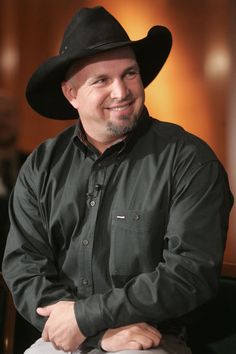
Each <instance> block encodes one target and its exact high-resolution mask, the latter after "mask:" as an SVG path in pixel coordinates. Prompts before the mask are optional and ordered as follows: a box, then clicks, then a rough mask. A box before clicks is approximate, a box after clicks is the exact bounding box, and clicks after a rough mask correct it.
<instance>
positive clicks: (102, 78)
mask: <svg viewBox="0 0 236 354" xmlns="http://www.w3.org/2000/svg"><path fill="white" fill-rule="evenodd" d="M106 81H107V79H106V78H105V77H101V78H99V79H97V80H95V81H93V85H97V86H99V85H104V84H105V83H106Z"/></svg>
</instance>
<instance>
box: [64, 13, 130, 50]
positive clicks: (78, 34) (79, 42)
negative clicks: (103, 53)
mask: <svg viewBox="0 0 236 354" xmlns="http://www.w3.org/2000/svg"><path fill="white" fill-rule="evenodd" d="M125 41H127V42H129V41H130V39H129V36H128V34H127V33H126V31H125V30H124V28H123V27H122V26H121V24H120V23H119V22H118V21H117V20H116V19H115V18H114V17H113V16H112V15H111V14H110V13H109V12H107V11H106V10H105V9H104V8H103V7H100V6H96V7H94V8H83V9H81V10H80V11H78V12H77V13H76V15H75V16H74V17H73V18H72V20H71V22H70V24H69V25H68V27H67V29H66V31H65V33H64V37H63V40H62V44H61V48H60V54H61V55H63V54H65V53H66V54H72V53H74V52H75V51H77V52H78V51H80V52H83V51H84V52H87V51H88V50H93V49H95V48H98V47H99V46H102V45H107V44H109V43H118V42H125Z"/></svg>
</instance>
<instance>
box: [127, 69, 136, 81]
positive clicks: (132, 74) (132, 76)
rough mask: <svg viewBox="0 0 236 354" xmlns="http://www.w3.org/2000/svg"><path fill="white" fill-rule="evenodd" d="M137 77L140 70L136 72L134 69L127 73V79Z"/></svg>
mask: <svg viewBox="0 0 236 354" xmlns="http://www.w3.org/2000/svg"><path fill="white" fill-rule="evenodd" d="M137 75H138V70H134V69H132V70H129V71H127V73H126V74H125V76H126V78H127V79H133V78H135V77H136V76H137Z"/></svg>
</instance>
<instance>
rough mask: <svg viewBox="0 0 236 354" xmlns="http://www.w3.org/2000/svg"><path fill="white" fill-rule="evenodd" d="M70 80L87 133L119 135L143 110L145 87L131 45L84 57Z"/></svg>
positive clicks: (133, 124) (72, 101) (125, 132)
mask: <svg viewBox="0 0 236 354" xmlns="http://www.w3.org/2000/svg"><path fill="white" fill-rule="evenodd" d="M70 82H71V83H72V84H73V87H74V88H75V92H74V98H73V100H71V103H72V105H73V106H74V108H76V109H77V110H78V112H79V115H80V119H81V122H82V124H83V127H84V129H85V132H86V133H87V134H90V135H91V134H92V133H97V134H99V137H100V136H104V137H105V138H106V137H115V138H118V137H122V136H124V135H125V134H127V132H129V131H131V130H132V129H133V127H134V126H135V124H136V122H137V120H138V118H139V116H140V114H141V112H142V109H143V104H144V89H143V84H142V80H141V77H140V74H139V67H138V64H137V61H136V58H135V55H134V53H133V50H132V49H131V48H129V47H122V48H119V49H114V50H110V51H107V52H104V53H101V54H97V55H94V56H92V57H90V58H86V60H84V61H83V60H81V61H80V62H79V63H78V64H77V66H76V73H75V74H74V75H73V76H72V78H71V79H70ZM91 136H92V135H91Z"/></svg>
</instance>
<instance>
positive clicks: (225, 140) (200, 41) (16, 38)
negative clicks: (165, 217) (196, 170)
mask: <svg viewBox="0 0 236 354" xmlns="http://www.w3.org/2000/svg"><path fill="white" fill-rule="evenodd" d="M96 5H103V6H105V7H106V8H107V10H108V11H110V12H111V13H113V15H114V16H115V17H116V18H117V19H118V20H119V21H120V22H121V24H122V25H123V26H124V27H125V29H126V30H127V32H128V33H129V35H130V37H131V39H133V40H135V39H140V38H142V37H145V36H146V34H147V31H148V29H149V28H150V27H151V26H153V25H155V24H162V25H165V26H167V27H168V28H169V29H170V30H171V32H172V34H173V48H172V52H171V54H170V57H169V58H168V61H167V63H166V65H165V66H164V68H163V69H162V71H161V73H160V74H159V76H158V77H157V79H156V80H155V81H154V82H153V83H152V84H151V85H150V86H149V87H148V88H147V89H146V104H147V106H148V108H149V112H150V113H151V115H153V116H154V117H156V118H158V119H160V120H164V121H170V122H174V123H177V124H180V125H182V126H183V127H184V128H185V129H186V130H188V131H190V132H192V133H194V134H196V135H198V136H199V137H201V138H203V139H204V140H205V141H207V142H208V144H209V145H210V146H211V147H212V148H213V150H214V151H215V152H216V154H217V155H218V157H219V159H220V160H221V162H222V163H223V165H224V166H225V168H226V170H227V172H228V174H229V179H230V183H231V188H232V191H233V193H234V195H235V196H236V26H235V23H236V1H235V0H191V1H190V0H145V1H143V0H119V1H111V0H100V1H93V0H87V1H86V0H84V1H83V0H0V89H4V90H6V91H7V92H9V93H10V94H11V95H12V96H13V97H15V98H16V100H17V107H18V111H17V112H18V113H17V114H18V120H19V140H18V147H19V149H21V150H22V151H24V152H26V153H29V152H30V151H32V149H34V148H35V147H36V146H37V145H38V144H39V143H40V142H41V141H43V140H45V139H47V138H48V137H51V136H53V135H55V134H56V133H57V132H59V131H60V130H62V129H64V128H65V127H66V126H68V125H70V124H73V121H66V122H63V121H61V122H60V121H56V120H50V119H45V118H43V117H40V116H39V115H38V114H36V113H35V112H33V111H32V110H31V108H30V107H29V106H28V104H27V102H26V100H25V87H26V84H27V82H28V79H29V77H30V76H31V74H32V72H33V71H34V70H35V69H36V68H37V66H38V65H39V64H41V63H42V61H44V60H45V59H47V58H48V57H49V56H52V55H55V54H56V53H57V52H58V49H59V46H60V42H61V38H62V35H63V32H64V29H65V27H66V25H67V24H68V22H69V21H70V19H71V17H72V16H73V15H74V13H75V11H77V10H79V8H80V7H86V6H87V7H91V6H96ZM212 223H214V220H212ZM223 272H225V274H226V273H227V274H228V275H234V276H236V208H235V207H234V209H233V211H232V214H231V220H230V230H229V237H228V242H227V247H226V252H225V259H224V270H223Z"/></svg>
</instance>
